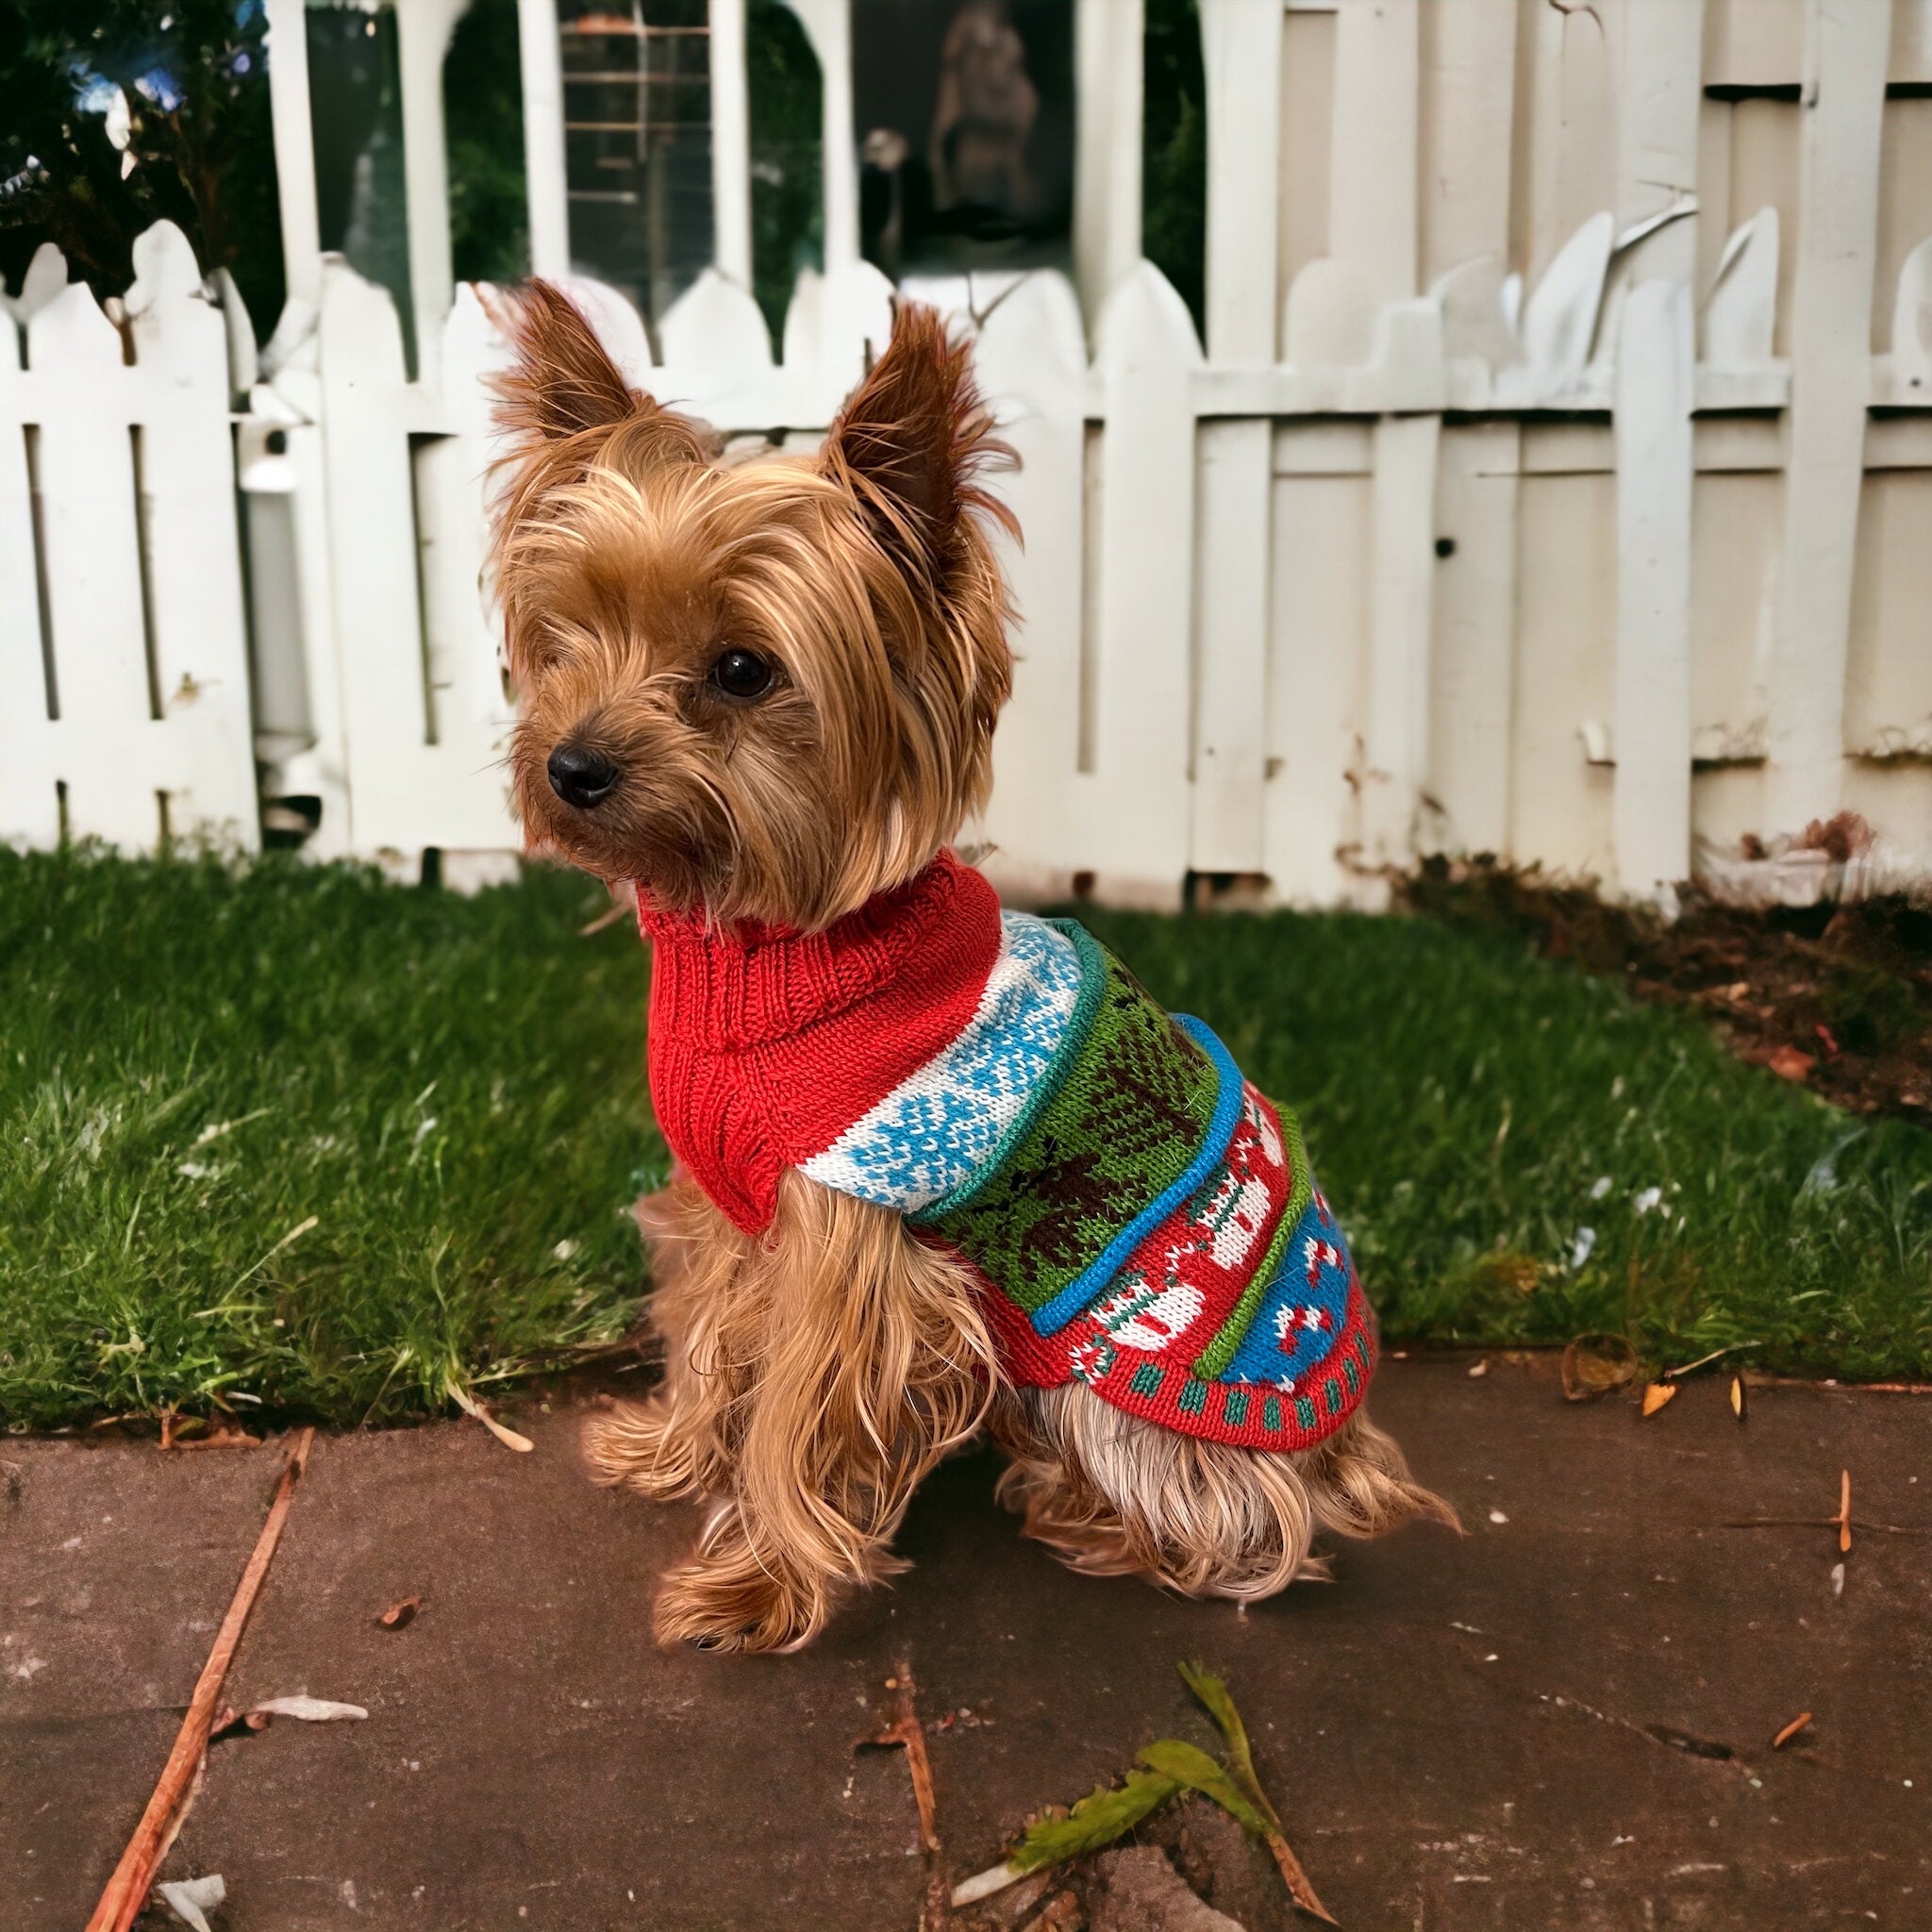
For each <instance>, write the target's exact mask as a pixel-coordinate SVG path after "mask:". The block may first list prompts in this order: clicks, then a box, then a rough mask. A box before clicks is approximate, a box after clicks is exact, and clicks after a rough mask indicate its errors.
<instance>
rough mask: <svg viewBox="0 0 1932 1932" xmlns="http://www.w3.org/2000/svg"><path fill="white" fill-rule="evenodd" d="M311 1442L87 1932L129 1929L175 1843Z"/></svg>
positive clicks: (287, 1466)
mask: <svg viewBox="0 0 1932 1932" xmlns="http://www.w3.org/2000/svg"><path fill="white" fill-rule="evenodd" d="M314 1440H315V1431H314V1430H313V1429H304V1430H303V1431H302V1433H301V1435H300V1436H298V1437H297V1438H296V1439H295V1446H294V1447H293V1448H292V1449H291V1450H290V1452H289V1456H288V1459H287V1461H285V1462H284V1463H283V1464H282V1474H281V1476H280V1479H279V1480H278V1481H277V1482H276V1484H275V1500H274V1501H273V1502H272V1503H270V1505H269V1510H268V1521H267V1522H266V1523H264V1524H262V1526H261V1534H260V1535H259V1536H258V1537H257V1538H256V1540H255V1551H254V1554H253V1555H252V1556H250V1557H249V1558H248V1567H247V1568H246V1569H245V1570H243V1571H242V1580H241V1582H240V1583H238V1584H237V1585H236V1586H235V1594H234V1595H233V1597H231V1598H230V1599H229V1602H228V1613H227V1615H226V1616H225V1617H224V1618H223V1619H222V1627H221V1629H220V1630H218V1631H217V1632H216V1633H215V1641H214V1648H213V1649H212V1650H210V1651H209V1652H208V1661H207V1663H205V1664H203V1665H202V1667H201V1675H200V1676H199V1677H198V1678H197V1679H196V1680H195V1685H194V1695H193V1697H192V1698H191V1699H190V1700H189V1705H188V1715H187V1716H186V1717H184V1718H183V1719H182V1720H181V1728H180V1730H179V1731H177V1732H176V1733H175V1748H174V1749H173V1750H172V1751H170V1752H169V1753H168V1761H167V1763H166V1764H165V1765H164V1766H163V1767H162V1768H161V1775H160V1778H159V1780H158V1782H157V1783H156V1785H155V1790H154V1795H153V1796H152V1797H151V1798H150V1799H149V1800H148V1801H147V1809H146V1810H145V1811H143V1812H142V1814H141V1823H140V1824H137V1825H136V1826H135V1827H134V1836H133V1837H132V1838H131V1839H129V1840H127V1849H126V1850H125V1852H123V1853H122V1854H121V1862H120V1863H119V1864H118V1865H116V1866H115V1867H114V1875H113V1876H112V1877H111V1878H109V1879H108V1888H107V1890H105V1891H103V1892H102V1893H101V1900H100V1903H99V1904H98V1905H97V1906H95V1907H94V1909H93V1916H92V1918H91V1919H89V1921H88V1922H87V1932H127V1928H128V1926H130V1925H131V1924H133V1923H134V1920H135V1915H136V1914H137V1913H138V1912H139V1911H140V1910H141V1908H142V1906H144V1905H145V1904H146V1903H147V1895H148V1890H149V1889H150V1888H151V1887H152V1886H153V1884H154V1882H155V1873H156V1872H157V1871H158V1869H159V1866H160V1862H161V1859H162V1858H163V1857H166V1855H167V1850H168V1847H169V1845H170V1844H171V1843H172V1842H173V1841H174V1831H175V1823H176V1820H177V1819H178V1817H179V1815H180V1811H181V1807H182V1805H183V1802H184V1801H185V1800H186V1798H187V1796H188V1791H189V1788H190V1786H192V1784H193V1782H194V1774H195V1773H196V1772H197V1771H199V1770H200V1768H201V1763H202V1759H203V1758H204V1757H207V1755H208V1731H209V1729H210V1727H211V1726H212V1725H213V1723H214V1716H215V1705H216V1702H217V1700H219V1698H220V1697H221V1694H222V1680H223V1679H224V1678H225V1676H226V1675H227V1674H228V1665H229V1664H230V1662H232V1661H233V1659H234V1656H235V1652H236V1651H237V1649H239V1648H240V1646H241V1642H242V1630H243V1629H244V1628H245V1627H246V1625H247V1623H248V1613H249V1611H250V1610H252V1609H253V1608H254V1607H255V1599H256V1598H257V1597H258V1595H259V1594H260V1593H261V1584H262V1579H263V1578H264V1577H265V1576H266V1575H267V1574H268V1566H269V1562H270V1560H271V1558H273V1557H274V1556H275V1545H276V1543H278V1542H279V1541H281V1537H282V1525H283V1524H285V1523H286V1522H287V1521H288V1519H289V1505H290V1502H291V1500H292V1498H293V1496H294V1493H295V1485H296V1484H297V1483H298V1482H299V1481H300V1480H301V1479H302V1472H303V1471H304V1470H305V1469H306V1468H307V1467H308V1445H309V1444H310V1443H311V1442H313V1441H314Z"/></svg>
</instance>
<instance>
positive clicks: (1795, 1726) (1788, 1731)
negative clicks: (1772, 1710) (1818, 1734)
mask: <svg viewBox="0 0 1932 1932" xmlns="http://www.w3.org/2000/svg"><path fill="white" fill-rule="evenodd" d="M1810 1722H1811V1713H1810V1712H1809V1711H1808V1710H1801V1711H1800V1712H1799V1713H1798V1714H1797V1716H1796V1717H1794V1718H1793V1719H1792V1720H1791V1721H1790V1724H1787V1725H1786V1726H1785V1727H1784V1729H1783V1730H1781V1731H1780V1732H1779V1733H1778V1734H1777V1736H1776V1737H1774V1739H1773V1740H1771V1748H1772V1749H1773V1750H1774V1751H1782V1750H1783V1749H1784V1748H1785V1746H1786V1745H1787V1744H1789V1743H1790V1741H1791V1740H1792V1739H1793V1738H1795V1737H1796V1736H1797V1735H1798V1733H1799V1732H1800V1731H1802V1730H1803V1729H1804V1728H1805V1726H1806V1725H1807V1724H1809V1723H1810Z"/></svg>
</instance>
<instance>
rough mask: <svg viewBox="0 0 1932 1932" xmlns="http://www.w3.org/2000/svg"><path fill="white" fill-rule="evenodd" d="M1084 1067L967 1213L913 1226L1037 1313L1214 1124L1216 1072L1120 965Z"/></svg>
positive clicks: (942, 1214)
mask: <svg viewBox="0 0 1932 1932" xmlns="http://www.w3.org/2000/svg"><path fill="white" fill-rule="evenodd" d="M1105 964H1106V971H1107V983H1106V987H1105V990H1104V991H1103V992H1102V994H1101V997H1100V999H1099V1000H1098V1002H1097V1003H1096V1005H1095V1007H1094V1009H1093V1017H1092V1021H1091V1024H1090V1026H1089V1027H1088V1030H1087V1036H1086V1038H1085V1040H1084V1041H1082V1042H1081V1046H1080V1050H1079V1054H1078V1057H1077V1058H1075V1059H1074V1061H1073V1063H1072V1064H1071V1065H1070V1066H1069V1067H1068V1069H1067V1073H1066V1076H1065V1078H1064V1079H1063V1080H1062V1081H1061V1082H1060V1084H1059V1087H1058V1091H1056V1092H1055V1093H1054V1095H1053V1097H1052V1099H1051V1100H1050V1101H1049V1102H1048V1103H1047V1105H1046V1106H1045V1107H1044V1108H1041V1111H1040V1113H1039V1115H1038V1116H1037V1117H1036V1118H1035V1120H1034V1122H1033V1124H1032V1126H1031V1128H1030V1129H1029V1130H1028V1132H1027V1134H1026V1136H1025V1138H1024V1140H1023V1141H1020V1143H1019V1144H1018V1145H1017V1146H1015V1147H1014V1148H1013V1149H1012V1150H1011V1152H1010V1154H1009V1156H1008V1158H1007V1160H1006V1162H1005V1164H1004V1165H1002V1166H1001V1167H1000V1168H999V1169H998V1171H997V1172H996V1173H995V1174H993V1175H992V1177H991V1181H990V1183H989V1184H988V1185H987V1186H986V1187H984V1188H982V1189H979V1190H977V1191H975V1192H974V1195H973V1197H972V1199H971V1200H970V1201H968V1202H967V1203H966V1204H965V1205H963V1206H961V1207H957V1208H948V1207H947V1205H946V1204H945V1203H944V1202H941V1203H939V1204H938V1205H937V1207H936V1208H933V1209H928V1210H927V1211H926V1212H925V1213H924V1214H921V1215H917V1216H915V1217H913V1218H914V1219H915V1220H916V1221H917V1222H918V1223H919V1224H921V1225H922V1226H925V1227H930V1228H932V1229H933V1230H934V1231H935V1232H936V1233H938V1234H939V1235H941V1237H942V1238H943V1239H944V1240H945V1241H949V1242H950V1243H951V1244H952V1245H953V1246H955V1247H957V1248H958V1249H959V1250H960V1251H961V1252H962V1253H963V1254H965V1255H967V1256H968V1257H971V1259H972V1260H973V1262H974V1265H975V1266H976V1267H978V1268H979V1269H980V1271H981V1272H982V1273H983V1274H985V1275H986V1276H987V1278H988V1279H989V1280H991V1281H996V1282H998V1283H999V1285H1000V1287H1001V1289H1002V1290H1003V1291H1005V1293H1006V1294H1007V1296H1008V1299H1009V1300H1011V1301H1013V1302H1015V1303H1017V1304H1018V1305H1019V1306H1020V1307H1023V1308H1024V1309H1025V1310H1026V1311H1027V1313H1028V1314H1031V1313H1033V1312H1034V1310H1036V1309H1038V1308H1042V1307H1045V1306H1046V1304H1047V1303H1048V1302H1050V1301H1052V1300H1053V1298H1054V1296H1055V1295H1057V1294H1058V1293H1059V1292H1060V1291H1061V1290H1062V1289H1064V1288H1065V1287H1067V1285H1068V1284H1069V1283H1070V1282H1072V1281H1074V1279H1075V1278H1076V1277H1077V1276H1079V1275H1080V1274H1082V1273H1083V1272H1084V1271H1085V1270H1086V1269H1087V1268H1088V1267H1089V1266H1091V1263H1092V1262H1093V1260H1094V1259H1095V1257H1098V1255H1099V1254H1100V1253H1101V1251H1102V1250H1103V1249H1104V1248H1105V1247H1106V1246H1107V1244H1108V1241H1111V1240H1112V1239H1113V1238H1114V1236H1115V1235H1116V1234H1117V1233H1119V1231H1120V1230H1121V1229H1122V1228H1123V1227H1124V1226H1125V1225H1126V1224H1128V1222H1130V1221H1131V1220H1132V1219H1133V1218H1134V1216H1135V1215H1136V1214H1138V1213H1140V1211H1141V1209H1142V1208H1145V1207H1146V1205H1147V1204H1148V1202H1150V1201H1152V1200H1153V1199H1155V1197H1156V1196H1157V1195H1158V1194H1159V1193H1160V1192H1161V1191H1162V1190H1163V1189H1165V1188H1167V1187H1169V1186H1171V1185H1172V1184H1173V1183H1174V1181H1175V1180H1177V1179H1178V1178H1179V1177H1180V1176H1181V1174H1184V1173H1185V1172H1186V1170H1187V1167H1188V1163H1189V1162H1190V1161H1191V1159H1192V1158H1193V1157H1194V1154H1195V1152H1196V1150H1197V1149H1199V1147H1200V1146H1201V1144H1202V1142H1203V1141H1204V1140H1205V1138H1206V1136H1207V1132H1208V1124H1209V1122H1210V1121H1211V1120H1212V1118H1213V1115H1214V1104H1215V1100H1216V1098H1217V1094H1218V1091H1219V1084H1220V1083H1219V1080H1218V1078H1217V1076H1216V1074H1215V1070H1214V1065H1213V1062H1212V1061H1210V1060H1209V1059H1208V1056H1207V1055H1206V1054H1204V1053H1203V1052H1202V1051H1201V1049H1200V1048H1199V1047H1197V1046H1196V1045H1195V1044H1194V1042H1193V1041H1191V1040H1190V1039H1189V1038H1188V1037H1187V1035H1186V1034H1184V1033H1183V1032H1181V1030H1180V1029H1179V1028H1178V1027H1177V1026H1176V1025H1175V1024H1174V1022H1173V1021H1172V1020H1171V1019H1170V1018H1169V1017H1168V1015H1167V1013H1166V1012H1165V1011H1164V1010H1163V1009H1162V1008H1161V1007H1160V1006H1159V1005H1158V1002H1157V1001H1156V1000H1155V999H1154V998H1153V996H1152V995H1151V994H1150V993H1148V991H1146V990H1145V988H1143V987H1142V986H1141V983H1140V981H1139V980H1137V979H1136V978H1135V977H1134V976H1133V974H1131V973H1129V972H1128V971H1127V970H1126V968H1125V967H1124V966H1123V965H1122V964H1121V963H1120V961H1119V960H1118V959H1116V958H1113V957H1112V955H1111V954H1108V955H1106V956H1105Z"/></svg>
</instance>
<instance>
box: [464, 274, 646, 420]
mask: <svg viewBox="0 0 1932 1932" xmlns="http://www.w3.org/2000/svg"><path fill="white" fill-rule="evenodd" d="M490 310H491V321H492V322H494V323H495V324H496V325H497V327H498V328H499V329H501V330H502V331H503V332H504V334H505V335H507V336H508V338H509V342H510V346H511V348H512V349H513V350H515V352H516V361H515V362H514V363H513V364H512V365H511V367H510V368H508V370H506V371H505V372H504V374H503V375H500V376H499V377H498V378H497V381H496V395H497V408H496V422H497V426H498V428H500V429H503V430H505V431H507V432H508V434H509V435H510V436H512V437H513V438H515V439H516V440H517V441H519V442H521V443H523V444H525V446H526V447H527V446H529V445H532V444H536V443H541V442H551V441H556V440H557V439H558V438H559V437H565V436H575V435H577V434H578V433H579V432H581V431H583V430H586V429H605V428H608V427H609V426H610V425H613V424H616V423H622V422H624V421H625V419H626V418H627V417H630V416H633V415H636V414H638V413H639V412H640V411H642V410H647V409H651V408H655V407H656V405H655V404H653V403H652V402H651V401H650V399H649V398H648V397H646V396H644V395H642V394H641V393H640V391H637V390H634V389H632V388H631V386H630V385H629V384H628V383H627V382H625V379H624V374H623V372H622V371H621V370H620V369H619V368H618V366H617V364H616V363H615V362H613V361H612V360H611V359H610V356H609V352H608V350H607V349H606V348H605V347H604V344H603V343H602V342H600V341H598V340H597V338H596V335H595V333H594V332H593V331H592V329H591V325H590V324H589V322H587V321H586V320H585V319H584V313H583V311H582V309H580V308H578V307H577V306H576V304H575V302H573V301H572V300H571V299H570V297H569V296H568V295H566V294H565V293H564V292H563V291H562V290H561V289H559V288H558V286H557V285H556V283H555V282H543V281H536V280H531V281H526V282H521V283H519V284H518V285H517V286H516V287H515V288H514V289H508V290H505V291H501V292H499V293H497V294H496V295H494V297H493V298H492V299H491V305H490Z"/></svg>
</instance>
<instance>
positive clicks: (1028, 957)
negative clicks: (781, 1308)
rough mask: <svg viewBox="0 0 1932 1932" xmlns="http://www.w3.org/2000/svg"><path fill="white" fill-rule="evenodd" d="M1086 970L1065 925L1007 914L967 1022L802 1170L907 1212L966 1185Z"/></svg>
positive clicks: (1014, 1109) (1053, 1037)
mask: <svg viewBox="0 0 1932 1932" xmlns="http://www.w3.org/2000/svg"><path fill="white" fill-rule="evenodd" d="M1080 979H1081V971H1080V955H1079V952H1078V950H1077V949H1076V948H1075V946H1074V941H1072V940H1070V939H1069V938H1068V937H1067V936H1066V935H1065V934H1064V933H1062V932H1060V931H1058V930H1057V929H1056V928H1055V927H1054V926H1051V925H1049V924H1047V923H1046V921H1045V920H1043V919H1036V918H1034V916H1033V915H1032V914H1031V913H1028V912H1003V913H1002V914H1001V915H1000V951H999V958H997V959H996V960H995V961H994V962H993V968H992V971H991V974H989V975H988V976H987V982H986V991H985V992H984V993H982V994H981V996H980V1001H979V1006H978V1008H977V1009H976V1010H975V1011H974V1015H973V1018H972V1019H971V1021H969V1022H968V1023H967V1024H966V1026H965V1027H964V1028H963V1029H962V1030H961V1031H960V1033H959V1034H958V1037H957V1038H956V1039H955V1040H954V1041H952V1043H951V1044H950V1045H949V1046H947V1047H946V1048H945V1049H944V1050H943V1051H942V1052H941V1053H939V1054H936V1055H935V1056H934V1057H933V1058H931V1059H929V1060H928V1061H927V1062H926V1063H925V1065H924V1066H923V1067H921V1068H920V1069H919V1070H918V1072H916V1073H915V1074H912V1075H911V1076H910V1077H909V1078H908V1079H906V1080H903V1081H901V1082H900V1084H899V1085H898V1086H897V1087H895V1088H894V1089H893V1090H892V1091H891V1092H890V1093H889V1094H887V1095H886V1097H885V1098H884V1099H883V1100H881V1101H880V1102H879V1103H878V1104H877V1105H876V1106H875V1107H874V1108H872V1109H871V1110H870V1111H869V1112H867V1113H866V1114H864V1115H863V1116H861V1117H860V1118H859V1119H858V1120H857V1121H855V1122H854V1123H853V1124H852V1125H851V1126H849V1127H847V1128H846V1129H845V1131H844V1132H843V1133H842V1134H841V1135H840V1136H839V1138H838V1139H837V1140H836V1141H833V1142H832V1144H831V1145H830V1146H829V1147H827V1148H826V1149H825V1150H824V1152H823V1153H821V1154H816V1155H814V1156H812V1158H810V1159H808V1160H807V1161H805V1162H803V1163H802V1170H803V1172H804V1173H805V1174H808V1175H809V1176H810V1177H811V1179H813V1180H815V1181H817V1182H819V1183H820V1184H821V1185H822V1186H824V1187H827V1188H834V1189H836V1190H838V1191H839V1192H841V1193H844V1194H854V1195H857V1196H858V1199H859V1200H861V1201H870V1202H872V1203H874V1205H875V1206H877V1207H881V1208H893V1209H895V1210H896V1211H897V1212H899V1213H901V1214H910V1213H913V1212H915V1211H916V1210H917V1209H919V1208H925V1207H929V1206H930V1205H931V1204H932V1203H933V1202H935V1201H937V1200H939V1199H940V1198H941V1196H942V1195H945V1194H949V1193H952V1192H954V1191H956V1190H958V1189H961V1188H963V1187H965V1186H966V1185H967V1184H969V1183H970V1182H971V1181H973V1180H974V1178H975V1177H977V1176H978V1175H979V1174H981V1173H982V1171H983V1170H984V1169H985V1168H986V1167H987V1166H988V1164H989V1163H990V1162H991V1161H992V1160H993V1159H994V1158H996V1157H997V1155H998V1153H999V1150H1000V1148H1001V1145H1002V1142H1003V1141H1004V1139H1005V1137H1006V1133H1007V1130H1008V1128H1009V1127H1010V1126H1011V1125H1012V1124H1013V1123H1014V1122H1015V1121H1017V1120H1018V1119H1019V1118H1020V1116H1021V1113H1022V1112H1023V1110H1024V1108H1026V1106H1027V1103H1028V1102H1029V1100H1031V1099H1032V1097H1033V1095H1034V1093H1035V1091H1036V1090H1037V1089H1038V1087H1039V1085H1040V1083H1041V1080H1042V1079H1043V1078H1044V1077H1045V1076H1046V1074H1047V1070H1048V1068H1049V1067H1050V1066H1051V1065H1052V1064H1053V1061H1054V1058H1055V1056H1056V1054H1057V1053H1058V1050H1059V1048H1060V1046H1061V1044H1062V1042H1063V1041H1065V1039H1066V1037H1067V1030H1068V1028H1069V1026H1070V1025H1071V1024H1072V1023H1073V1018H1074V1008H1075V1006H1076V1005H1077V1004H1078V1001H1079V997H1080Z"/></svg>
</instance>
